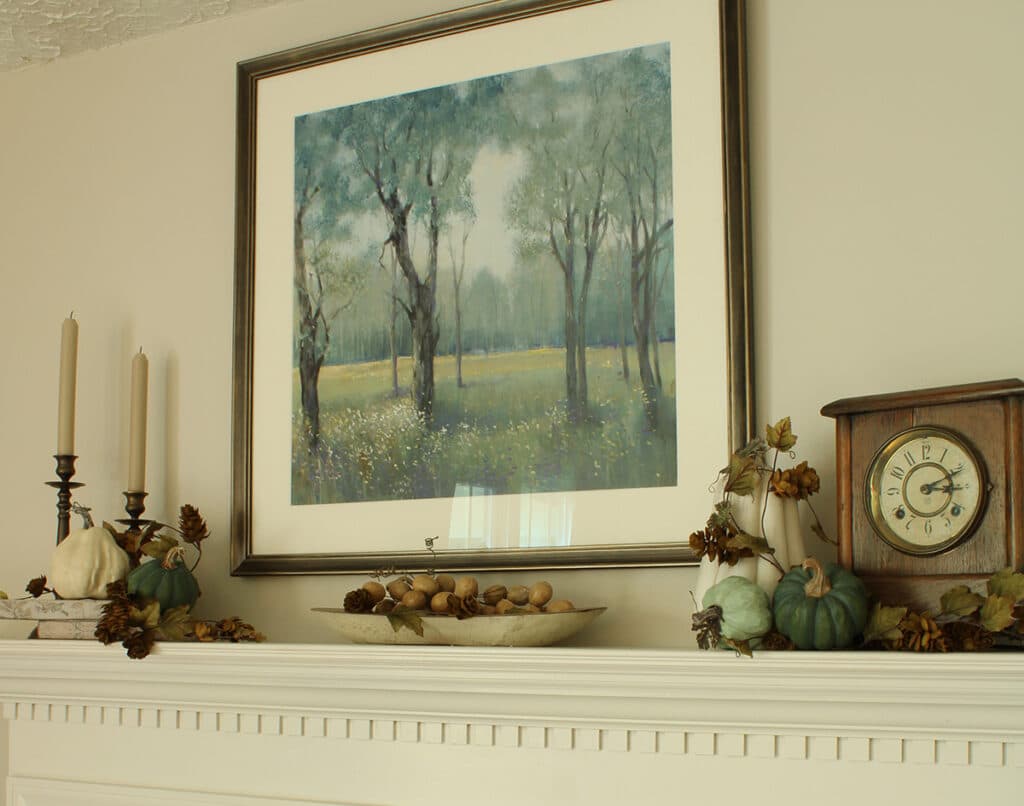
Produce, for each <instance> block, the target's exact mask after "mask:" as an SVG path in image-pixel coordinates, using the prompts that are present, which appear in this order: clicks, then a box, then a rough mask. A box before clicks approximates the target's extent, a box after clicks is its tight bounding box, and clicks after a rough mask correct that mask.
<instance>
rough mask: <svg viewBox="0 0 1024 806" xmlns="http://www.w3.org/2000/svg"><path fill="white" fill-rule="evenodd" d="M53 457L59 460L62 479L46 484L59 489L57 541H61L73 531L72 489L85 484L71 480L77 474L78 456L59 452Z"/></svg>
mask: <svg viewBox="0 0 1024 806" xmlns="http://www.w3.org/2000/svg"><path fill="white" fill-rule="evenodd" d="M53 458H54V459H56V460H57V478H58V479H60V481H48V482H46V486H47V487H54V488H56V490H57V542H58V543H60V541H61V540H63V539H64V538H65V537H67V536H68V533H69V532H70V531H71V491H72V490H76V489H78V488H79V487H84V486H85V484H84V483H83V482H80V481H71V477H72V476H74V475H75V460H76V459H77V458H78V457H77V456H74V455H73V454H70V453H58V454H55V455H54V457H53Z"/></svg>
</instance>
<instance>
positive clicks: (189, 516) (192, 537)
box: [178, 504, 210, 545]
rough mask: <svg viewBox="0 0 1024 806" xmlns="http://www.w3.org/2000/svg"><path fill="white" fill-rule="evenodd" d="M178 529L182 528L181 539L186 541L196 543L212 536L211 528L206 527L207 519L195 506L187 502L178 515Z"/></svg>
mask: <svg viewBox="0 0 1024 806" xmlns="http://www.w3.org/2000/svg"><path fill="white" fill-rule="evenodd" d="M178 529H179V530H181V539H182V540H184V541H185V542H186V543H191V544H192V545H195V544H197V543H201V542H202V541H204V540H206V538H208V537H209V536H210V530H209V529H207V528H206V521H204V520H203V516H202V515H200V514H199V510H198V509H196V508H195V507H193V506H191V505H189V504H185V505H184V506H183V507H182V508H181V513H180V514H179V516H178Z"/></svg>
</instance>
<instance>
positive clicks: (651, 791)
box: [0, 640, 1024, 806]
mask: <svg viewBox="0 0 1024 806" xmlns="http://www.w3.org/2000/svg"><path fill="white" fill-rule="evenodd" d="M0 702H2V704H3V714H4V716H5V717H6V718H7V719H8V720H9V723H8V724H9V731H10V733H9V736H10V757H9V761H10V764H9V775H8V780H7V791H8V801H7V806H97V805H98V804H102V805H103V806H135V804H138V803H147V804H166V806H171V804H173V806H313V804H318V805H319V806H323V804H338V805H339V806H349V805H350V804H360V805H365V804H382V805H383V804H386V805H387V806H398V804H417V805H418V804H431V806H433V804H437V803H441V802H444V803H445V804H446V806H479V804H480V803H481V802H486V803H488V806H521V804H522V803H534V804H539V805H541V806H542V805H543V804H548V803H566V804H574V803H586V804H588V806H595V804H605V803H608V804H615V806H622V804H623V803H640V802H663V801H664V800H665V797H666V794H668V793H673V792H676V791H683V789H680V787H684V788H685V792H686V793H687V796H688V797H691V798H696V799H697V801H698V802H699V801H701V800H706V799H715V798H720V796H721V792H722V785H723V782H724V781H726V780H727V781H728V786H729V790H730V794H731V795H732V796H734V797H733V799H731V800H728V801H721V800H719V801H717V802H730V803H732V802H737V803H738V802H746V799H748V798H756V799H757V802H758V803H760V804H762V806H764V805H765V804H774V803H780V804H782V803H785V804H787V806H788V805H789V804H791V803H793V802H796V801H793V800H792V797H793V787H794V784H795V782H797V781H799V786H800V787H801V788H803V789H806V788H807V787H811V786H814V787H826V788H829V789H830V791H831V794H830V796H829V799H830V803H831V804H832V805H833V806H845V804H850V806H862V804H863V803H864V802H865V801H866V800H876V801H877V802H879V803H882V802H891V801H889V800H888V799H887V795H888V794H889V793H890V792H892V791H894V789H899V788H906V789H907V790H908V791H911V790H912V791H924V790H930V791H934V794H933V796H932V798H931V800H930V801H929V802H930V803H931V804H946V803H949V804H961V803H964V802H967V801H968V800H969V799H970V798H972V797H973V798H976V797H977V796H978V795H979V794H991V795H996V794H998V793H1006V794H1010V793H1014V792H1019V789H1020V787H1021V785H1022V784H1024V653H1005V654H1003V653H988V654H978V655H969V654H956V655H934V656H933V655H928V656H918V655H910V654H897V653H866V652H865V653H852V652H844V653H796V652H780V653H768V652H764V653H758V654H757V655H756V657H754V658H753V659H752V660H751V659H746V658H739V657H736V656H735V655H733V654H732V653H730V652H698V651H692V652H687V651H665V650H659V651H653V650H652V651H645V650H613V649H577V648H572V649H568V648H566V649H562V648H543V649H481V648H453V647H409V648H404V647H372V646H352V645H287V644H239V645H233V644H160V645H158V647H157V650H156V651H155V652H154V654H152V655H150V656H149V657H148V658H145V659H143V660H138V661H136V660H130V659H129V658H127V657H125V654H124V650H123V649H122V648H121V647H120V646H117V645H114V646H109V647H104V646H101V645H100V644H98V643H95V642H89V641H28V640H22V641H0ZM139 752H144V753H146V754H148V755H149V757H151V758H153V759H156V758H161V759H168V760H171V759H173V760H175V761H174V763H169V764H142V765H131V764H129V765H126V764H124V763H123V761H122V760H123V759H125V758H129V757H137V754H138V753H139ZM185 770H187V773H185V772H183V771H185ZM425 782H430V783H429V785H426V784H425ZM439 790H443V791H444V792H445V797H444V798H443V799H442V798H438V797H437V795H436V792H437V791H439ZM481 793H486V795H487V796H486V798H481ZM670 800H672V801H673V802H674V800H673V799H672V798H670Z"/></svg>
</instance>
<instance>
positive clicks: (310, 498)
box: [291, 44, 677, 505]
mask: <svg viewBox="0 0 1024 806" xmlns="http://www.w3.org/2000/svg"><path fill="white" fill-rule="evenodd" d="M294 136H295V140H294V155H295V166H294V167H295V174H294V175H295V180H294V193H295V199H294V208H293V215H294V222H293V223H294V316H293V332H292V339H293V344H292V367H293V379H292V384H293V392H292V412H291V415H292V429H291V435H292V439H291V502H292V504H293V505H310V504H336V503H351V502H368V501H405V500H411V499H429V498H444V497H453V496H458V495H464V494H467V493H466V491H467V490H472V491H473V494H474V495H475V494H479V493H481V492H483V493H486V494H494V495H505V494H530V493H545V492H571V491H585V490H608V489H631V488H650V487H665V486H674V485H675V484H676V472H677V471H676V468H677V444H676V394H677V379H676V372H675V368H676V356H675V349H676V345H675V333H676V320H675V316H676V311H675V275H674V266H673V204H672V126H671V106H670V75H669V46H668V44H656V45H650V46H645V47H639V48H633V49H629V50H621V51H617V52H613V53H605V54H601V55H595V56H590V57H587V58H581V59H576V60H573V61H568V62H560V63H556V64H549V65H545V66H541V67H536V68H531V69H526V70H520V71H516V72H510V73H503V74H500V75H492V76H487V77H484V78H478V79H474V80H469V81H463V82H459V83H455V84H449V85H446V86H439V87H433V88H430V89H425V90H421V91H417V92H411V93H407V94H403V95H395V96H391V97H386V98H380V99H377V100H371V101H366V102H363V103H358V104H353V105H349V106H342V107H337V108H333V109H326V110H323V111H317V112H313V113H310V114H305V115H301V116H299V117H297V118H295V135H294Z"/></svg>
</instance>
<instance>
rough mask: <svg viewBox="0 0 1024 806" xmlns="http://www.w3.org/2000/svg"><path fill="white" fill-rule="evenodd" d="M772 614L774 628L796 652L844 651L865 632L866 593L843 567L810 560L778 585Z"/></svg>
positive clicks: (859, 582) (854, 577) (866, 621)
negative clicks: (788, 641) (792, 645)
mask: <svg viewBox="0 0 1024 806" xmlns="http://www.w3.org/2000/svg"><path fill="white" fill-rule="evenodd" d="M773 611H774V614H775V628H776V629H777V630H778V631H779V632H780V633H782V634H783V635H784V636H786V637H787V638H788V639H789V640H791V641H792V642H793V643H794V644H796V646H797V648H798V649H843V648H845V647H849V646H853V644H854V643H855V642H856V640H857V637H858V636H859V635H860V634H861V633H862V632H864V627H865V626H866V625H867V623H868V593H867V590H865V588H864V583H863V582H861V581H860V579H858V578H857V577H856V576H854V575H853V574H852V573H850V572H849V571H847V570H846V569H845V568H843V567H841V566H838V565H835V564H832V563H830V564H829V565H828V567H827V568H822V567H821V564H820V563H819V562H818V561H817V560H815V559H814V558H813V557H809V558H808V559H806V560H804V563H803V565H802V566H801V567H799V568H794V569H793V570H792V571H790V572H789V573H788V574H786V575H785V576H784V577H783V578H782V581H781V582H779V586H778V587H777V588H776V589H775V600H774V603H773Z"/></svg>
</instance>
